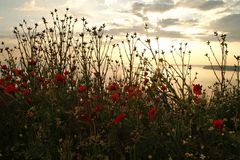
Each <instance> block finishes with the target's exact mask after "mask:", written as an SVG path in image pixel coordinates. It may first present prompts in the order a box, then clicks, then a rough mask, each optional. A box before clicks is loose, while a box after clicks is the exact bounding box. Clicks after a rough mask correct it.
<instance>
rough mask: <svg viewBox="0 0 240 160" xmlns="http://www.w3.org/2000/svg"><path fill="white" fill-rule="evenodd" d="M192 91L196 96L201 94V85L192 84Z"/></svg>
mask: <svg viewBox="0 0 240 160" xmlns="http://www.w3.org/2000/svg"><path fill="white" fill-rule="evenodd" d="M193 93H194V94H195V95H196V96H200V95H201V94H202V85H200V84H193Z"/></svg>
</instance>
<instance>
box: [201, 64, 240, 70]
mask: <svg viewBox="0 0 240 160" xmlns="http://www.w3.org/2000/svg"><path fill="white" fill-rule="evenodd" d="M203 69H207V70H212V69H214V70H218V71H219V70H221V68H220V67H219V66H217V65H213V66H211V65H207V66H203ZM224 69H225V71H236V70H237V66H226V67H225V68H224ZM239 70H240V68H239Z"/></svg>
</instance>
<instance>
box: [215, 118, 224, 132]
mask: <svg viewBox="0 0 240 160" xmlns="http://www.w3.org/2000/svg"><path fill="white" fill-rule="evenodd" d="M223 123H224V121H223V120H222V119H215V120H213V125H214V127H215V128H216V129H219V130H220V131H222V128H223Z"/></svg>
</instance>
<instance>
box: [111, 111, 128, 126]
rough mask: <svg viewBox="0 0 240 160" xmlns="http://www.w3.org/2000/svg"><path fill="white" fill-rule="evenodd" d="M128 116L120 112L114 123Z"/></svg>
mask: <svg viewBox="0 0 240 160" xmlns="http://www.w3.org/2000/svg"><path fill="white" fill-rule="evenodd" d="M125 117H126V115H125V114H124V113H121V114H119V115H118V116H117V117H116V118H115V119H114V120H113V123H115V124H116V123H119V122H121V121H122V120H123V119H124V118H125Z"/></svg>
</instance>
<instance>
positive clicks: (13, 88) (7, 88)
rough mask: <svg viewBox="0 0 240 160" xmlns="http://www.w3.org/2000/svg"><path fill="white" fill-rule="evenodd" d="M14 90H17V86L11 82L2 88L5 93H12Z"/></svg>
mask: <svg viewBox="0 0 240 160" xmlns="http://www.w3.org/2000/svg"><path fill="white" fill-rule="evenodd" d="M16 92H17V88H16V87H15V85H14V84H12V83H11V84H9V85H8V86H7V87H6V88H4V93H5V94H14V93H16Z"/></svg>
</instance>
